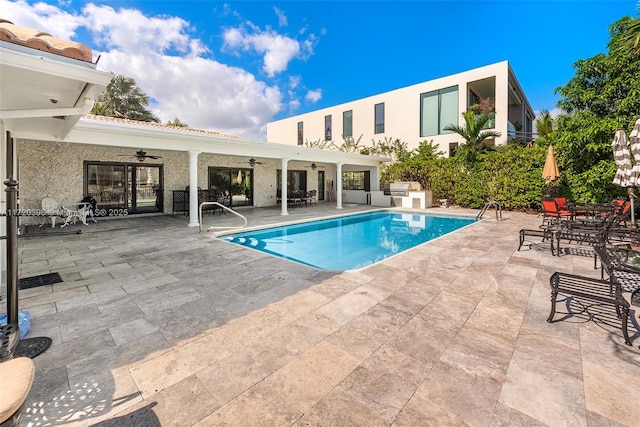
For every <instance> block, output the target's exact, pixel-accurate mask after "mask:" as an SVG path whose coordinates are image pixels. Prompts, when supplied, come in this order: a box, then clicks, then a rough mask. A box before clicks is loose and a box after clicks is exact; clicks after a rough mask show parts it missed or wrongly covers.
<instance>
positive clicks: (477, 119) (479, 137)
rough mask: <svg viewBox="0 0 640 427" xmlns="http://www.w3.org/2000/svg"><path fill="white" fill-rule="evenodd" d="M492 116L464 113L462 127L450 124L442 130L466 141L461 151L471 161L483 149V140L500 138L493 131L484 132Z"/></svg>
mask: <svg viewBox="0 0 640 427" xmlns="http://www.w3.org/2000/svg"><path fill="white" fill-rule="evenodd" d="M493 116H494V113H490V114H475V113H474V112H473V111H465V112H464V113H462V117H464V123H465V125H464V126H458V125H455V124H450V125H447V126H445V127H444V130H449V131H452V132H455V133H457V134H458V135H460V136H461V137H462V138H463V139H464V140H465V141H466V144H465V146H466V148H465V149H464V150H463V151H468V158H469V159H470V160H473V159H474V158H475V154H476V153H477V152H478V151H480V149H481V148H482V147H483V145H484V141H485V140H487V139H490V138H498V137H500V136H502V134H501V133H500V132H497V131H495V130H484V127H485V126H486V124H487V122H488V121H489V120H491V119H492V118H493ZM458 151H460V150H458Z"/></svg>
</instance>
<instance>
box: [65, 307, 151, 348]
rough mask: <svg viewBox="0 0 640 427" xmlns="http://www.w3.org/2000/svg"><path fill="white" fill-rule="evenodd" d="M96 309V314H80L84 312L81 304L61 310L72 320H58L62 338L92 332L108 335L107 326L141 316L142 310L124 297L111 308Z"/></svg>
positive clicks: (75, 336) (79, 336)
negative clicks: (105, 310) (103, 310)
mask: <svg viewBox="0 0 640 427" xmlns="http://www.w3.org/2000/svg"><path fill="white" fill-rule="evenodd" d="M86 307H90V306H86ZM96 311H98V314H97V315H95V314H92V315H89V316H87V315H81V314H84V313H86V311H85V310H84V306H83V307H80V308H78V309H74V310H67V311H65V312H62V313H63V314H68V317H72V320H68V321H65V322H60V332H61V334H62V340H63V341H68V340H72V339H76V338H81V337H85V336H87V335H93V334H97V335H102V336H104V335H108V334H109V332H108V331H107V330H108V329H109V328H111V327H114V326H117V325H121V324H123V323H127V322H129V321H132V320H135V319H137V318H140V317H141V316H142V311H141V310H140V309H139V308H138V307H137V306H136V305H135V303H134V302H133V301H128V300H126V299H124V300H121V302H118V303H116V304H114V305H113V306H112V308H111V309H110V310H109V311H107V312H105V313H102V312H100V311H99V310H98V309H97V307H96Z"/></svg>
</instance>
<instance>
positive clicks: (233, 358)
mask: <svg viewBox="0 0 640 427" xmlns="http://www.w3.org/2000/svg"><path fill="white" fill-rule="evenodd" d="M293 359H294V355H293V354H291V353H289V352H288V351H287V350H285V349H283V348H281V347H279V346H278V345H277V344H273V343H272V342H271V341H270V340H268V339H263V340H260V341H254V342H251V343H248V344H247V346H246V347H245V348H243V349H242V350H239V351H237V352H235V353H232V354H231V355H229V356H227V357H225V358H224V359H221V360H218V361H215V362H214V363H212V365H211V366H210V367H208V368H206V369H203V370H201V371H199V372H198V373H197V376H198V378H199V379H200V380H201V381H202V382H203V384H205V386H206V387H207V389H208V390H209V391H210V392H211V393H212V394H213V396H214V397H215V398H216V400H217V401H218V402H219V403H220V404H222V405H224V404H226V403H227V402H229V401H230V400H232V399H234V398H235V397H237V396H239V395H240V394H242V393H243V392H244V391H245V390H247V389H249V388H251V387H252V386H253V385H255V384H257V383H259V382H260V381H262V380H264V379H265V378H266V377H268V376H269V375H270V374H272V373H273V372H275V371H277V370H278V369H280V368H282V367H283V366H285V365H286V364H287V363H289V362H290V361H291V360H293Z"/></svg>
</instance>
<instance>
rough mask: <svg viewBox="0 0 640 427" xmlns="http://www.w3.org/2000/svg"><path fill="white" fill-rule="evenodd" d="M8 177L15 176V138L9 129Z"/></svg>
mask: <svg viewBox="0 0 640 427" xmlns="http://www.w3.org/2000/svg"><path fill="white" fill-rule="evenodd" d="M6 178H7V179H11V178H13V138H11V132H9V131H7V176H6Z"/></svg>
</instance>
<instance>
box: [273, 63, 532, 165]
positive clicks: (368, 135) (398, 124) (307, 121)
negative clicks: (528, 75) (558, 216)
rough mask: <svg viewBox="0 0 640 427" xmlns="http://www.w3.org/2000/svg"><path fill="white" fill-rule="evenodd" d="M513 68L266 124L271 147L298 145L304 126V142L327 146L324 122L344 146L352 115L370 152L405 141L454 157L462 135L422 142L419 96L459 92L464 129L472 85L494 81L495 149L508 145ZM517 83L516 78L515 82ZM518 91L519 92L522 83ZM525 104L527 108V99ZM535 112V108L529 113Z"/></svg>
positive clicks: (472, 73)
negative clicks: (380, 123)
mask: <svg viewBox="0 0 640 427" xmlns="http://www.w3.org/2000/svg"><path fill="white" fill-rule="evenodd" d="M509 70H510V68H509V63H508V62H507V61H503V62H499V63H495V64H491V65H487V66H484V67H480V68H476V69H473V70H469V71H465V72H462V73H459V74H454V75H450V76H446V77H442V78H439V79H435V80H431V81H428V82H424V83H419V84H416V85H413V86H408V87H405V88H401V89H397V90H393V91H389V92H385V93H382V94H378V95H374V96H370V97H367V98H363V99H359V100H356V101H352V102H347V103H344V104H340V105H336V106H333V107H329V108H324V109H321V110H317V111H313V112H310V113H306V114H301V115H298V116H294V117H289V118H286V119H283V120H279V121H275V122H271V123H268V124H267V140H268V141H270V142H275V141H277V142H279V143H286V144H291V145H296V144H297V143H298V139H297V129H298V127H297V126H298V122H303V141H304V142H306V141H316V140H324V120H325V116H328V115H331V117H332V136H333V137H332V140H333V142H334V143H335V144H336V145H340V144H342V142H343V139H342V136H341V135H342V130H343V112H345V111H349V110H352V111H353V138H354V139H355V140H358V138H360V136H361V135H362V139H361V141H360V145H366V146H371V145H372V140H373V141H376V142H378V141H384V140H385V139H392V140H395V139H400V140H401V141H403V142H406V143H407V145H408V148H409V149H413V148H416V147H418V144H419V143H420V142H422V141H424V140H427V141H429V140H433V142H434V143H435V144H437V145H438V146H439V149H440V150H441V151H443V152H444V153H446V154H448V152H449V143H454V142H458V143H462V142H463V141H462V140H461V138H460V137H459V136H458V135H457V134H453V133H452V134H444V135H433V136H427V137H420V94H422V93H425V92H430V91H434V90H438V89H443V88H447V87H451V86H456V85H457V86H458V112H459V124H460V125H464V119H463V118H462V115H461V113H462V112H463V111H466V109H467V105H468V96H467V93H468V90H467V84H468V83H469V82H474V81H477V80H482V79H487V78H490V77H495V109H496V127H495V129H496V130H497V131H499V132H501V133H502V136H501V138H499V139H498V140H497V141H496V144H503V143H506V142H507V137H508V133H507V130H508V129H507V122H508V112H509V105H508V103H509V101H508V98H509V97H508V87H509ZM514 80H515V77H514ZM514 83H515V84H514V86H517V87H519V85H518V84H517V81H514ZM522 97H523V102H524V103H526V105H527V106H528V102H527V100H526V97H525V96H524V94H523V96H522ZM379 103H384V114H385V118H384V125H385V132H384V133H380V134H375V133H374V106H375V105H376V104H379ZM529 109H530V107H529Z"/></svg>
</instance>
